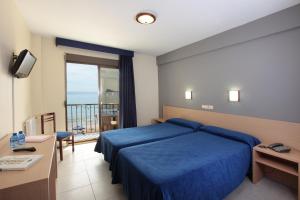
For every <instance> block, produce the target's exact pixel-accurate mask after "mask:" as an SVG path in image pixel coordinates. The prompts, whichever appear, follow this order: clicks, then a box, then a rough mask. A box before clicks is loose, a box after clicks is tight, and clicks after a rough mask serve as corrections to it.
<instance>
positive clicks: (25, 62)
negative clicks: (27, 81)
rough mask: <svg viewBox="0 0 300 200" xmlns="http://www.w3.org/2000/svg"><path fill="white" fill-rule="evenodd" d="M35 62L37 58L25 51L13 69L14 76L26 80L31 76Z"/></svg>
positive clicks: (17, 59)
mask: <svg viewBox="0 0 300 200" xmlns="http://www.w3.org/2000/svg"><path fill="white" fill-rule="evenodd" d="M35 62H36V57H35V56H34V55H33V54H32V53H31V52H30V51H28V50H27V49H24V50H23V51H21V53H20V54H19V56H18V57H17V58H16V59H15V62H14V64H13V65H12V67H11V73H12V75H13V76H15V77H17V78H26V77H27V76H28V75H29V74H30V72H31V70H32V67H33V65H34V64H35Z"/></svg>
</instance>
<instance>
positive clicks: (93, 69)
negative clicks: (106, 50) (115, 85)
mask: <svg viewBox="0 0 300 200" xmlns="http://www.w3.org/2000/svg"><path fill="white" fill-rule="evenodd" d="M67 92H95V93H96V92H98V67H97V65H86V64H74V63H67Z"/></svg>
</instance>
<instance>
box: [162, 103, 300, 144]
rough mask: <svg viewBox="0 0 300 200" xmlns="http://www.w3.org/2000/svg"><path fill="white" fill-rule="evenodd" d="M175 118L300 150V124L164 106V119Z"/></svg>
mask: <svg viewBox="0 0 300 200" xmlns="http://www.w3.org/2000/svg"><path fill="white" fill-rule="evenodd" d="M173 117H181V118H185V119H190V120H194V121H199V122H202V123H204V124H208V125H214V126H219V127H223V128H227V129H232V130H237V131H241V132H245V133H248V134H250V135H253V136H255V137H257V138H259V139H260V140H261V141H262V143H265V144H270V143H274V142H281V143H284V144H286V145H288V146H291V147H294V148H296V149H299V150H300V123H292V122H285V121H277V120H269V119H262V118H256V117H247V116H240V115H231V114H224V113H216V112H208V111H203V110H194V109H187V108H180V107H173V106H163V118H164V119H170V118H173Z"/></svg>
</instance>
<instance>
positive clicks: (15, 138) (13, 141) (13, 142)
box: [9, 133, 19, 149]
mask: <svg viewBox="0 0 300 200" xmlns="http://www.w3.org/2000/svg"><path fill="white" fill-rule="evenodd" d="M9 141H10V148H11V149H15V148H17V147H18V146H19V137H18V134H17V133H13V134H12V136H11V137H10V139H9Z"/></svg>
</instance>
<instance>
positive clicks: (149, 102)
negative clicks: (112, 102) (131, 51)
mask: <svg viewBox="0 0 300 200" xmlns="http://www.w3.org/2000/svg"><path fill="white" fill-rule="evenodd" d="M133 67H134V79H135V80H134V81H135V95H136V108H137V121H138V125H146V124H150V123H151V119H153V118H156V117H158V68H157V64H156V57H154V56H148V55H144V54H139V53H135V56H134V58H133Z"/></svg>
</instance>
